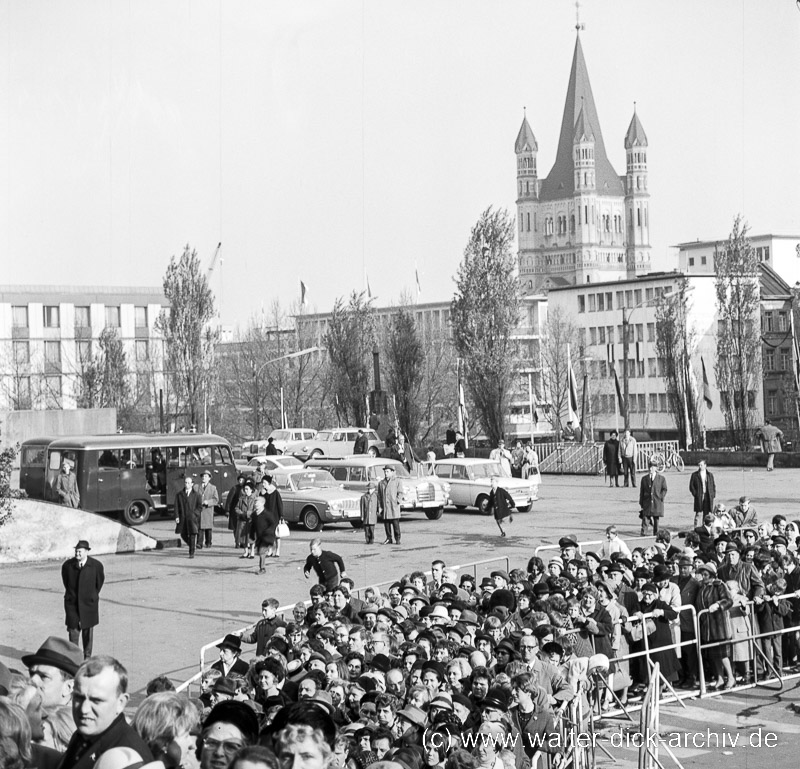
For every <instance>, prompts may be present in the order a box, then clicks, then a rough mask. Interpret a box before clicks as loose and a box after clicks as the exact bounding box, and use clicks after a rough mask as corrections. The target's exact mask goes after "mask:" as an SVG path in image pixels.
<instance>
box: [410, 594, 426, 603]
mask: <svg viewBox="0 0 800 769" xmlns="http://www.w3.org/2000/svg"><path fill="white" fill-rule="evenodd" d="M414 601H422V603H424V604H430V601H429V600H428V596H427V595H423V594H422V593H419V594H418V595H412V596H411V598H409V599H408V602H409V603H414Z"/></svg>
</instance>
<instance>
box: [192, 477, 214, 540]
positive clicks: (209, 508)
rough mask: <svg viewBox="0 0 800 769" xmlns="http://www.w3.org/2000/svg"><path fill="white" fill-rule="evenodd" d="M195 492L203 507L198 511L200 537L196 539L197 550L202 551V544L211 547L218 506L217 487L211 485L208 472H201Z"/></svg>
mask: <svg viewBox="0 0 800 769" xmlns="http://www.w3.org/2000/svg"><path fill="white" fill-rule="evenodd" d="M197 491H198V493H199V494H200V499H201V501H202V506H203V509H202V510H201V511H200V535H199V536H198V538H197V549H198V550H202V549H203V544H204V543H205V546H206V547H211V536H212V534H213V531H214V508H215V507H216V506H217V505H218V504H219V492H218V491H217V487H216V486H215V485H214V484H213V483H211V472H210V471H209V470H203V482H202V483H201V484H200V488H199V489H198V490H197ZM203 540H204V541H203Z"/></svg>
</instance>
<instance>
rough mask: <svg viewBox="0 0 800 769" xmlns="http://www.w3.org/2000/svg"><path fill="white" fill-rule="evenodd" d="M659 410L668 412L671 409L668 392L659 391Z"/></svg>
mask: <svg viewBox="0 0 800 769" xmlns="http://www.w3.org/2000/svg"><path fill="white" fill-rule="evenodd" d="M658 410H659V411H663V412H667V411H669V404H668V402H667V394H666V393H659V394H658Z"/></svg>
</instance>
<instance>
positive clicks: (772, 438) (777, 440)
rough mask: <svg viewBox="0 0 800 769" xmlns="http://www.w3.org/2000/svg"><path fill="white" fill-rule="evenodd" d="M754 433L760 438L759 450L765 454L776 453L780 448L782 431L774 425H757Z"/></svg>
mask: <svg viewBox="0 0 800 769" xmlns="http://www.w3.org/2000/svg"><path fill="white" fill-rule="evenodd" d="M756 435H757V436H758V438H759V439H760V440H761V450H762V451H763V452H764V453H765V454H777V453H778V452H779V451H782V449H781V438H783V433H782V432H781V431H780V430H779V429H778V428H777V427H775V425H764V426H763V427H759V428H758V431H757V432H756Z"/></svg>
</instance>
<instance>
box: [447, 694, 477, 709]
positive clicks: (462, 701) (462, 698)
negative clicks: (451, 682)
mask: <svg viewBox="0 0 800 769" xmlns="http://www.w3.org/2000/svg"><path fill="white" fill-rule="evenodd" d="M451 696H452V698H453V704H454V705H455V704H459V705H461V706H462V707H465V708H467V709H468V710H472V709H473V708H474V707H475V704H474V703H473V702H472V700H471V699H470V698H469V697H467V695H466V694H462V693H461V692H453V694H452V695H451Z"/></svg>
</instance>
